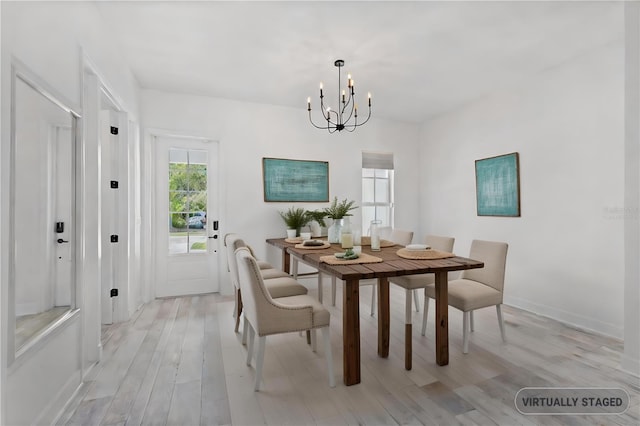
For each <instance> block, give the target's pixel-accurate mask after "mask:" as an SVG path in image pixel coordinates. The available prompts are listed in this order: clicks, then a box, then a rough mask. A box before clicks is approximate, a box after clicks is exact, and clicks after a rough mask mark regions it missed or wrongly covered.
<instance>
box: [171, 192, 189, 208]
mask: <svg viewBox="0 0 640 426" xmlns="http://www.w3.org/2000/svg"><path fill="white" fill-rule="evenodd" d="M188 210H189V206H188V204H187V192H186V191H169V211H173V212H186V211H188Z"/></svg>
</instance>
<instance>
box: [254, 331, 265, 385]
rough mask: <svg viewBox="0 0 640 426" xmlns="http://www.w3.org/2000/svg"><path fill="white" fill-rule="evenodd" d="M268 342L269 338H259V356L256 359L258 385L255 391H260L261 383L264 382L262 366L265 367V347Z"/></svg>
mask: <svg viewBox="0 0 640 426" xmlns="http://www.w3.org/2000/svg"><path fill="white" fill-rule="evenodd" d="M266 341H267V336H259V337H258V355H257V358H256V385H255V388H254V389H255V390H256V391H259V390H260V381H261V380H262V366H263V365H264V347H265V344H266Z"/></svg>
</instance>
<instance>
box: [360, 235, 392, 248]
mask: <svg viewBox="0 0 640 426" xmlns="http://www.w3.org/2000/svg"><path fill="white" fill-rule="evenodd" d="M360 242H361V244H360V245H362V246H370V245H371V237H362V238H361V240H360ZM395 245H396V243H394V242H393V241H389V240H380V247H393V246H395Z"/></svg>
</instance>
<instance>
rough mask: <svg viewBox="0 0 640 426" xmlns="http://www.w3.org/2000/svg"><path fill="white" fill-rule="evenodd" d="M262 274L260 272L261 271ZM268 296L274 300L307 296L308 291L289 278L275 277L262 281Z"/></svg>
mask: <svg viewBox="0 0 640 426" xmlns="http://www.w3.org/2000/svg"><path fill="white" fill-rule="evenodd" d="M261 272H262V271H261ZM264 285H265V287H267V290H268V291H269V294H270V295H271V297H273V298H274V299H277V298H280V297H289V296H298V295H301V294H307V293H308V292H309V290H308V289H307V288H306V287H305V286H303V285H302V284H300V283H299V282H298V281H296V280H294V279H293V278H291V277H277V278H271V279H268V280H264Z"/></svg>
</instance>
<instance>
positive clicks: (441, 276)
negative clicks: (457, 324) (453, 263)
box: [435, 271, 449, 365]
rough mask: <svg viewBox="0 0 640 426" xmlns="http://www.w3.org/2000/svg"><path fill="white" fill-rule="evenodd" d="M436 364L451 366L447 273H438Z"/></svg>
mask: <svg viewBox="0 0 640 426" xmlns="http://www.w3.org/2000/svg"><path fill="white" fill-rule="evenodd" d="M435 284H436V285H435V287H436V320H435V323H436V363H437V364H438V365H447V364H449V301H448V296H449V294H448V290H447V271H442V272H436V282H435Z"/></svg>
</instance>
